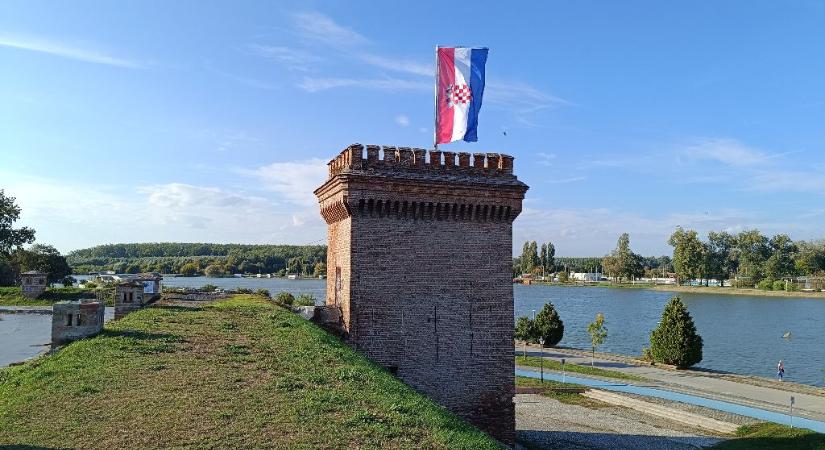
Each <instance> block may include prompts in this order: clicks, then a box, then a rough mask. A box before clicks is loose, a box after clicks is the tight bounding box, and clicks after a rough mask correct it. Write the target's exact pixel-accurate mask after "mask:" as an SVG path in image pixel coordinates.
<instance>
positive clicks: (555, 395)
mask: <svg viewBox="0 0 825 450" xmlns="http://www.w3.org/2000/svg"><path fill="white" fill-rule="evenodd" d="M516 387H530V388H542V389H544V391H542V392H541V395H543V396H545V397H549V398H552V399H554V400H558V401H559V402H561V403H565V404H567V405H578V406H584V407H586V408H593V409H596V408H607V407H609V406H611V405H609V404H607V403H604V402H601V401H599V400H595V399H592V398H590V397H585V396H584V395H582V394H580V393H578V392H565V389H582V390H585V389H587V387H586V386H581V385H578V384H573V383H562V382H560V381H553V380H544V383H542V382H541V380H537V379H535V378H529V377H520V376H516Z"/></svg>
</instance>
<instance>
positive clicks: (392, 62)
mask: <svg viewBox="0 0 825 450" xmlns="http://www.w3.org/2000/svg"><path fill="white" fill-rule="evenodd" d="M358 58H359V59H361V61H364V62H365V63H367V64H369V65H371V66H375V67H379V68H381V69H387V70H393V71H396V72H404V73H409V74H413V75H421V76H425V77H435V68H434V67H433V66H432V65H429V64H421V63H418V62H415V61H409V60H406V59H402V58H397V57H394V58H385V57H383V56H379V55H374V54H369V53H362V54H360V55H358Z"/></svg>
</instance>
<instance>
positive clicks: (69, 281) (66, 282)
mask: <svg viewBox="0 0 825 450" xmlns="http://www.w3.org/2000/svg"><path fill="white" fill-rule="evenodd" d="M60 283H61V284H63V287H72V286H74V284H75V283H77V279H76V278H75V277H73V276H71V275H67V276H65V277H64V278H63V279H62V280H60Z"/></svg>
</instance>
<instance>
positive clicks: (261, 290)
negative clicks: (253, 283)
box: [255, 288, 294, 300]
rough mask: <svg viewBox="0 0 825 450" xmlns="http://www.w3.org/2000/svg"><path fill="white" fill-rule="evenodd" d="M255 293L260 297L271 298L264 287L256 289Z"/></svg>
mask: <svg viewBox="0 0 825 450" xmlns="http://www.w3.org/2000/svg"><path fill="white" fill-rule="evenodd" d="M255 294H257V295H260V296H261V297H266V298H272V296H271V295H270V294H269V289H264V288H261V289H258V290H257V291H255ZM293 300H294V297H293Z"/></svg>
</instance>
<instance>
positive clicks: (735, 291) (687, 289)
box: [649, 285, 825, 298]
mask: <svg viewBox="0 0 825 450" xmlns="http://www.w3.org/2000/svg"><path fill="white" fill-rule="evenodd" d="M649 289H652V290H654V291H668V292H684V293H688V294H718V295H751V296H759V297H789V298H825V292H803V291H796V292H786V291H763V290H760V289H745V288H732V287H716V286H708V287H705V286H673V285H658V286H653V287H650V288H649Z"/></svg>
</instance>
